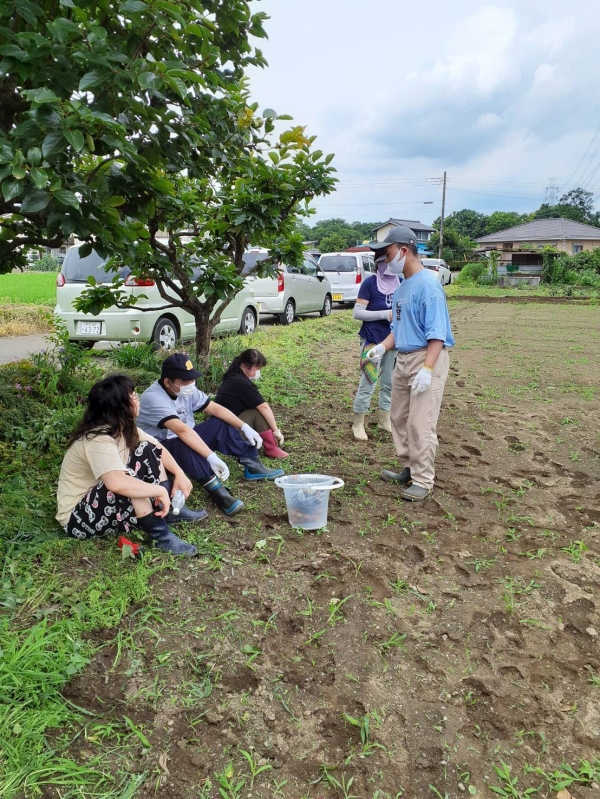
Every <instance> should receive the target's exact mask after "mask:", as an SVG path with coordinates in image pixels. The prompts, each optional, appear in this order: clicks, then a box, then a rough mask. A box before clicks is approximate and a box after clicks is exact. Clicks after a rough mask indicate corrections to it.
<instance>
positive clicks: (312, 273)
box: [242, 248, 332, 325]
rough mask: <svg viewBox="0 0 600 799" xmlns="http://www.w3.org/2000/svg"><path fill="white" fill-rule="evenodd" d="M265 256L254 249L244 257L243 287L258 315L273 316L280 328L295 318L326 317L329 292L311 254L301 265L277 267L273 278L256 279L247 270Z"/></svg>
mask: <svg viewBox="0 0 600 799" xmlns="http://www.w3.org/2000/svg"><path fill="white" fill-rule="evenodd" d="M267 257H268V253H267V251H266V250H263V249H259V248H255V249H252V250H248V252H247V253H246V254H245V255H244V263H245V264H246V265H245V267H244V271H243V273H242V274H246V275H247V277H246V281H245V286H246V288H247V289H248V290H249V291H250V293H251V294H252V296H253V297H254V299H255V301H256V302H257V304H258V306H259V308H260V313H261V314H271V315H273V316H277V317H278V319H279V321H280V322H281V324H282V325H291V323H292V322H293V321H294V317H295V316H300V315H301V314H305V313H315V312H316V313H319V314H320V315H321V316H329V314H330V313H331V306H332V296H331V295H332V291H331V286H330V284H329V281H328V280H327V278H326V277H325V273H324V272H323V271H322V270H321V269H319V265H318V264H317V262H316V261H315V259H314V258H313V257H312V255H308V253H307V254H305V255H304V260H303V262H302V266H286V265H284V264H280V265H279V266H278V267H277V276H276V277H257V276H256V275H253V274H252V272H251V271H250V270H252V269H253V267H254V266H255V265H256V262H257V261H262V260H265V258H267Z"/></svg>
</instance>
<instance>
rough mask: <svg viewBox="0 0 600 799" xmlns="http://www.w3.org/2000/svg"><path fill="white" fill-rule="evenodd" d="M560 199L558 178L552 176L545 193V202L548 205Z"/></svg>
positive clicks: (554, 203)
mask: <svg viewBox="0 0 600 799" xmlns="http://www.w3.org/2000/svg"><path fill="white" fill-rule="evenodd" d="M557 201H558V186H557V185H556V178H550V182H549V184H548V185H547V186H546V191H545V193H544V202H545V203H548V205H556V203H557Z"/></svg>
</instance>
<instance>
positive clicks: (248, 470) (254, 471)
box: [238, 457, 285, 480]
mask: <svg viewBox="0 0 600 799" xmlns="http://www.w3.org/2000/svg"><path fill="white" fill-rule="evenodd" d="M238 460H239V462H240V463H241V464H242V466H243V467H244V479H245V480H274V479H275V478H276V477H281V475H282V474H285V472H284V471H283V469H269V467H268V466H265V465H264V463H261V462H260V460H259V459H258V458H249V457H242V458H239V459H238Z"/></svg>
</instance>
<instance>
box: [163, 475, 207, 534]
mask: <svg viewBox="0 0 600 799" xmlns="http://www.w3.org/2000/svg"><path fill="white" fill-rule="evenodd" d="M161 486H162V487H163V488H166V489H167V494H168V495H169V496H171V489H172V488H173V484H172V483H171V481H170V480H163V481H162V483H161ZM206 518H208V513H207V512H206V511H205V510H191V509H190V508H186V507H185V505H184V506H183V508H181V510H180V511H179V513H173V511H172V510H171V509H169V512H168V513H167V515H166V516H165V521H166V523H167V524H179V523H180V522H201V521H202V520H203V519H206Z"/></svg>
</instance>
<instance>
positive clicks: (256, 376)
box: [250, 369, 260, 380]
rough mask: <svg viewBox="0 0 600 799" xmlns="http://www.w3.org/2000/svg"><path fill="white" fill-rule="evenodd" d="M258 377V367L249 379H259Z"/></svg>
mask: <svg viewBox="0 0 600 799" xmlns="http://www.w3.org/2000/svg"><path fill="white" fill-rule="evenodd" d="M259 379H260V369H257V370H256V372H255V373H254V374H253V375H252V377H251V378H250V380H259Z"/></svg>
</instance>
